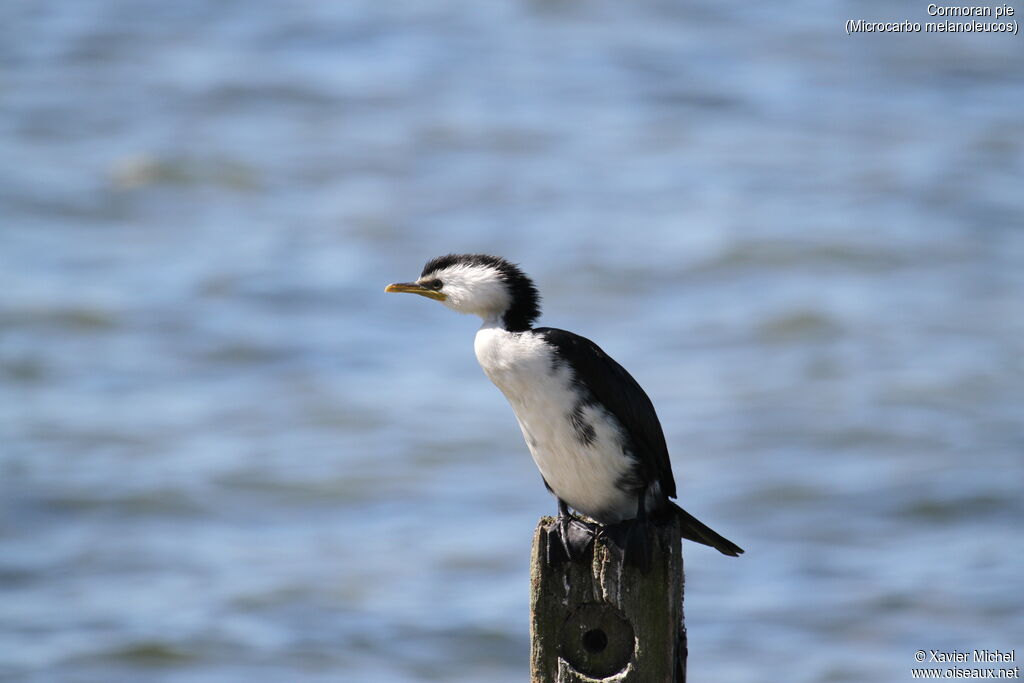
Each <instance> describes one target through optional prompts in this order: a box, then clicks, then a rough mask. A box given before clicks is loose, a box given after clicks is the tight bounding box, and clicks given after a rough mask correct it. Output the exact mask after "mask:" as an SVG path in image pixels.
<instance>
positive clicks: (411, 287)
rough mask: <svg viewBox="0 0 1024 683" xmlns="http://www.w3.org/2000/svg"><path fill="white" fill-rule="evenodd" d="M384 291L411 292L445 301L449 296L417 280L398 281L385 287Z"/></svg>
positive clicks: (389, 292)
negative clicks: (417, 282) (419, 283)
mask: <svg viewBox="0 0 1024 683" xmlns="http://www.w3.org/2000/svg"><path fill="white" fill-rule="evenodd" d="M384 291H385V292H387V293H388V294H394V293H396V292H407V293H409V294H419V295H420V296H425V297H427V298H428V299H434V300H436V301H444V300H445V299H447V298H448V297H447V296H445V295H444V294H442V293H441V292H438V291H436V290H433V289H427V288H426V287H423V286H422V285H418V284H416V283H415V282H396V283H395V284H393V285H388V286H387V287H385V288H384Z"/></svg>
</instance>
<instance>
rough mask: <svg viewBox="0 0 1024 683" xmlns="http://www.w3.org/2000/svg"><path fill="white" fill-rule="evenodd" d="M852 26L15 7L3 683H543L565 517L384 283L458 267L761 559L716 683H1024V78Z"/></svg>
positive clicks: (4, 320) (598, 10)
mask: <svg viewBox="0 0 1024 683" xmlns="http://www.w3.org/2000/svg"><path fill="white" fill-rule="evenodd" d="M854 10H856V12H859V13H866V14H867V15H868V16H865V18H871V16H870V14H871V13H877V14H879V16H882V15H887V14H893V13H894V12H895V10H894V9H893V8H892V7H891V6H889V5H885V4H883V3H869V4H868V5H866V6H859V7H857V8H853V6H849V5H845V4H842V3H832V4H824V5H820V4H813V3H795V4H792V5H789V6H779V5H777V4H768V5H749V4H748V5H744V6H742V7H740V6H737V8H735V9H729V8H726V7H724V6H723V5H721V3H713V2H696V3H672V2H662V1H657V0H651V1H647V0H642V1H641V2H636V3H614V2H603V1H596V2H564V1H555V2H539V1H523V2H511V1H505V0H498V1H497V2H488V3H482V2H477V3H471V2H456V1H454V0H452V1H439V2H431V3H419V4H417V3H376V2H365V1H356V2H345V3H317V2H296V3H276V4H267V3H262V4H253V3H241V2H204V1H200V0H182V1H179V2H150V1H144V2H125V1H122V0H93V1H90V2H73V3H72V2H65V3H57V2H31V3H30V2H7V3H4V4H2V5H0V292H2V295H0V678H2V679H3V680H11V681H19V682H20V681H31V682H42V681H47V682H49V681H73V682H77V681H104V682H120V681H175V682H177V681H181V682H188V683H199V682H205V681H239V680H246V681H251V682H252V683H256V682H261V683H262V682H264V681H266V682H271V681H274V682H276V681H381V682H382V683H400V682H406V681H453V682H459V681H467V682H468V681H498V682H505V681H508V682H514V681H515V682H518V681H524V680H526V677H527V673H526V671H527V654H528V649H529V637H528V627H527V592H528V576H527V562H528V552H529V543H530V537H531V533H532V529H533V525H534V523H535V522H536V519H537V517H538V516H539V515H541V514H549V513H551V512H553V511H554V503H553V501H552V500H551V499H550V498H549V497H548V495H547V493H546V492H545V491H544V488H543V486H542V485H541V481H540V478H539V476H538V475H537V473H536V470H535V468H534V466H533V464H532V462H531V461H530V458H529V456H528V454H527V452H526V449H525V446H524V445H523V444H522V440H521V437H520V434H519V431H518V428H517V427H516V424H515V421H514V419H513V417H512V415H511V411H510V410H509V409H508V406H507V405H506V404H505V402H504V400H503V399H502V397H501V395H500V394H499V393H498V392H497V391H496V390H495V389H494V387H492V386H491V385H490V384H489V383H488V382H487V381H486V379H485V378H484V376H483V374H482V373H481V372H480V370H479V368H478V367H477V365H476V361H475V359H474V357H473V352H472V336H473V333H474V330H475V327H476V323H475V322H474V321H473V320H471V319H469V318H463V317H460V316H456V315H453V314H451V313H450V312H448V311H446V310H444V309H443V308H442V307H440V306H437V305H436V304H434V303H432V302H429V301H427V300H423V299H416V300H413V299H414V298H413V297H385V296H384V294H383V286H384V285H385V284H386V283H388V282H393V281H400V280H407V279H410V278H412V277H415V276H416V275H417V274H418V273H419V268H420V267H421V266H422V263H423V262H424V261H426V260H427V259H428V258H430V257H432V256H436V255H438V254H441V253H445V252H449V251H486V252H492V253H497V254H501V255H504V256H507V257H509V258H511V259H513V260H515V261H518V262H520V263H522V264H523V266H524V268H525V269H526V270H527V271H528V272H529V273H531V274H532V275H533V276H534V277H535V278H536V279H537V281H538V284H539V286H540V288H541V290H542V292H543V294H544V296H545V301H546V314H545V317H544V318H543V322H544V323H546V324H548V325H553V326H559V327H566V328H568V329H572V330H575V331H577V332H580V333H582V334H585V335H587V336H590V337H592V338H594V339H595V340H597V341H598V342H599V343H600V344H601V345H602V346H603V347H604V348H605V349H606V350H607V351H608V352H609V353H610V354H612V355H613V356H615V357H616V358H617V359H618V360H620V361H621V362H622V363H623V364H624V365H625V366H626V367H628V368H629V369H630V370H631V371H632V372H633V373H634V375H635V376H636V377H637V378H638V380H639V381H640V382H641V383H642V384H643V385H644V386H645V387H646V389H647V390H648V392H649V393H650V394H651V396H652V398H653V399H654V402H655V404H656V405H657V406H658V409H659V412H660V414H661V418H662V422H663V423H664V425H665V429H666V434H667V437H668V441H669V444H670V448H671V450H672V454H673V462H674V466H675V471H676V477H677V480H678V481H679V485H680V486H679V488H680V499H681V501H682V502H683V504H684V505H685V506H686V507H687V508H688V509H690V510H691V511H692V512H694V513H695V514H697V515H698V516H700V517H701V518H703V519H705V520H706V521H708V522H709V523H710V524H712V526H714V527H716V528H717V529H718V530H720V531H721V532H722V533H724V534H725V535H727V536H729V537H730V538H733V539H734V540H736V541H737V542H738V543H740V544H741V545H743V546H744V547H745V548H746V550H747V554H746V555H745V556H744V557H743V558H741V559H739V560H734V559H730V558H724V557H722V556H719V555H717V554H716V553H714V552H713V551H709V550H707V549H704V548H701V547H695V546H691V545H687V546H686V551H687V579H688V584H687V589H688V592H687V597H686V610H687V612H686V614H687V620H688V624H689V627H690V674H691V679H692V680H694V681H737V682H739V681H783V680H784V681H794V682H797V683H800V682H812V681H813V682H826V681H888V680H905V679H909V669H910V667H911V666H913V661H912V660H913V653H914V651H916V650H918V649H921V648H925V649H928V648H947V649H951V648H957V649H973V648H989V649H992V648H1001V649H1009V648H1012V647H1016V648H1017V652H1018V658H1019V657H1020V653H1021V651H1022V649H1024V640H1022V638H1021V634H1022V633H1024V597H1022V596H1024V590H1022V588H1024V585H1022V583H1024V582H1022V580H1021V578H1020V577H1021V576H1022V573H1021V564H1022V562H1021V561H1022V559H1024V557H1022V553H1021V548H1022V547H1024V546H1022V533H1021V520H1022V513H1024V503H1022V497H1021V488H1022V484H1024V460H1022V453H1024V421H1022V417H1024V415H1022V411H1024V231H1022V227H1024V193H1022V191H1021V188H1022V187H1024V133H1022V132H1021V130H1022V129H1021V117H1020V112H1021V111H1022V110H1024V50H1022V46H1024V42H1021V40H1022V39H1020V38H1014V37H1012V36H992V35H979V36H973V35H945V36H935V35H930V36H926V35H921V36H893V35H874V36H855V37H847V36H846V35H845V34H844V33H843V32H842V22H843V21H844V20H845V19H847V18H850V15H849V14H848V13H849V12H852V11H854ZM899 14H900V16H899V17H897V18H911V19H914V18H915V17H916V15H917V14H921V15H923V14H924V5H923V4H922V5H921V6H920V7H918V6H916V5H913V6H911V5H907V6H906V7H905V8H901V9H900V10H899ZM855 18H856V17H855ZM916 19H918V20H926V19H925V18H923V16H922V17H916ZM1018 663H1019V661H1018Z"/></svg>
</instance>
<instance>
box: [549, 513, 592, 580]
mask: <svg viewBox="0 0 1024 683" xmlns="http://www.w3.org/2000/svg"><path fill="white" fill-rule="evenodd" d="M594 535H595V533H594V528H593V526H592V525H590V524H588V523H587V522H584V521H583V520H581V519H576V518H575V517H573V516H572V515H571V514H570V513H569V508H568V506H567V505H566V504H565V503H564V502H562V501H561V500H559V501H558V517H557V518H556V519H555V524H554V526H553V527H551V528H550V529H549V530H548V547H547V555H548V564H549V565H551V566H555V565H558V564H561V563H562V562H575V561H576V560H578V559H580V558H581V557H583V556H584V555H586V554H587V550H588V549H589V548H590V545H591V544H592V543H593V542H594Z"/></svg>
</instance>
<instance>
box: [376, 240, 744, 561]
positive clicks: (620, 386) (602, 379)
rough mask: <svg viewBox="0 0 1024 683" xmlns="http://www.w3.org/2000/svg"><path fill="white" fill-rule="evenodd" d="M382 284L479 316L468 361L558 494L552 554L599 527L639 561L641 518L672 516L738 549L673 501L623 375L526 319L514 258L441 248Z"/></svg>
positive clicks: (572, 550)
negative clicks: (404, 275) (407, 275)
mask: <svg viewBox="0 0 1024 683" xmlns="http://www.w3.org/2000/svg"><path fill="white" fill-rule="evenodd" d="M385 292H388V293H409V294H418V295H420V296H423V297H426V298H428V299H433V300H435V301H439V302H441V303H442V304H444V305H445V306H446V307H448V308H450V309H452V310H453V311H456V312H458V313H465V314H473V315H477V316H479V317H480V318H481V319H482V321H483V322H482V325H481V326H480V328H479V330H478V331H477V333H476V337H475V339H474V345H473V346H474V350H475V352H476V358H477V361H479V363H480V366H481V367H482V368H483V371H484V373H485V374H486V375H487V377H488V378H489V379H490V380H491V381H492V382H493V383H494V384H495V385H496V386H497V387H498V389H500V390H501V392H502V393H503V394H504V395H505V397H506V398H507V399H508V402H509V403H510V404H511V406H512V410H513V412H514V413H515V416H516V419H517V420H518V422H519V427H520V429H521V430H522V433H523V438H524V439H525V441H526V445H527V448H528V449H529V451H530V454H531V455H532V456H533V460H534V462H535V463H536V465H537V468H538V469H539V470H540V473H541V477H542V478H543V480H544V485H545V486H546V487H547V489H548V490H549V491H550V492H551V493H552V494H553V495H554V496H555V498H556V500H557V508H558V516H557V518H556V521H557V524H556V525H555V529H554V531H553V536H554V537H555V541H554V542H553V543H552V544H551V545H549V549H548V561H549V562H550V563H557V562H560V561H564V560H566V559H568V560H573V559H576V558H578V557H579V556H581V554H582V553H584V552H585V551H586V547H587V545H589V543H590V542H592V540H593V538H594V537H595V536H596V535H600V534H602V533H603V532H607V535H606V536H605V537H606V538H611V539H612V540H614V541H616V543H617V545H618V546H619V547H620V548H621V550H622V553H623V556H624V558H625V561H626V562H627V563H630V564H634V565H637V566H640V567H641V568H645V567H647V566H649V562H650V552H651V551H650V545H649V541H648V540H647V537H648V534H649V525H650V524H660V523H665V522H667V521H670V520H672V519H673V518H674V519H677V520H679V523H680V527H681V530H682V531H681V536H682V537H683V538H686V539H689V540H691V541H695V542H697V543H701V544H704V545H707V546H710V547H712V548H715V549H716V550H718V551H719V552H721V553H722V554H724V555H730V556H733V557H738V556H739V555H740V554H742V553H743V549H742V548H740V547H739V546H738V545H736V544H735V543H733V542H732V541H730V540H728V539H726V538H724V537H723V536H721V535H720V534H718V533H717V532H716V531H714V530H712V529H711V528H710V527H708V526H707V525H706V524H704V523H703V522H701V521H700V520H698V519H697V518H696V517H694V516H693V515H691V514H690V513H688V512H686V511H685V510H683V509H682V508H681V507H679V506H678V505H677V504H676V503H674V502H673V501H672V499H673V498H675V497H676V484H675V479H674V477H673V474H672V463H671V461H670V459H669V452H668V446H667V444H666V441H665V435H664V432H663V430H662V427H661V422H660V421H659V419H658V415H657V413H656V412H655V409H654V405H653V403H652V402H651V399H650V398H649V397H648V396H647V394H646V393H645V392H644V390H643V389H642V388H641V386H640V385H639V384H638V383H637V381H636V380H635V379H633V377H632V375H630V374H629V373H628V372H627V371H626V370H625V368H623V367H622V366H621V365H619V364H618V363H617V362H616V361H615V360H614V359H612V357H611V356H609V355H608V354H607V353H605V352H604V351H603V350H602V349H601V347H599V346H598V345H597V344H595V343H594V342H592V341H591V340H589V339H587V338H586V337H582V336H580V335H578V334H574V333H572V332H568V331H566V330H561V329H557V328H553V327H534V323H535V322H536V321H537V318H539V317H540V312H541V308H540V302H541V300H540V294H539V292H538V290H537V287H536V285H535V284H534V282H533V280H531V279H530V278H529V277H528V276H527V275H526V274H525V273H524V272H523V271H522V270H521V269H520V267H519V266H518V265H516V264H513V263H511V262H509V261H507V260H505V259H504V258H501V257H498V256H491V255H488V254H448V255H445V256H439V257H437V258H434V259H431V260H430V261H428V262H427V263H426V265H425V266H424V267H423V270H422V272H421V274H420V276H419V277H418V278H417V279H416V280H415V281H412V282H398V283H394V284H389V285H387V287H385ZM570 509H571V510H572V511H575V512H576V513H578V514H579V515H582V516H583V517H584V518H587V519H589V520H593V522H594V523H596V524H593V523H591V522H588V521H586V519H582V520H581V519H579V518H577V517H574V516H573V515H572V513H571V512H570ZM549 538H550V536H549Z"/></svg>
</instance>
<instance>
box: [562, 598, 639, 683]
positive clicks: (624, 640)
mask: <svg viewBox="0 0 1024 683" xmlns="http://www.w3.org/2000/svg"><path fill="white" fill-rule="evenodd" d="M634 649H636V636H635V634H634V632H633V626H632V625H631V624H630V623H629V620H628V619H626V616H625V615H624V614H623V613H622V612H620V611H619V610H618V609H616V608H615V607H614V606H612V605H609V604H608V603H603V602H602V603H594V602H591V603H584V604H582V605H580V606H579V607H578V608H576V610H575V611H573V613H572V614H570V615H569V617H568V618H567V619H566V620H565V623H564V624H563V625H562V631H561V634H560V636H559V644H558V655H559V656H560V657H561V658H562V659H564V660H565V661H566V662H567V663H568V664H569V665H570V666H572V668H573V669H575V670H576V671H578V672H580V673H581V674H585V675H587V676H591V677H593V678H607V677H608V676H611V675H612V674H616V673H618V672H620V671H622V670H623V669H625V668H626V667H627V666H629V662H630V660H631V659H632V658H633V650H634Z"/></svg>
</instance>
